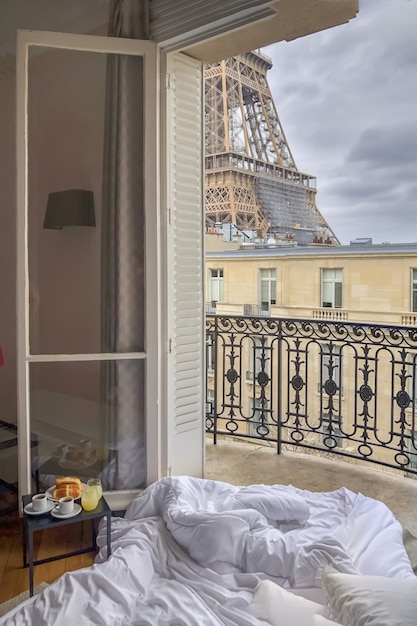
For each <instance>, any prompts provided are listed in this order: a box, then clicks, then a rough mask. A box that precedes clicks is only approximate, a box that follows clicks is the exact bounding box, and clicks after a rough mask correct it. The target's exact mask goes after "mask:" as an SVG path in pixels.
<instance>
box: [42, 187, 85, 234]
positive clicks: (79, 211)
mask: <svg viewBox="0 0 417 626" xmlns="http://www.w3.org/2000/svg"><path fill="white" fill-rule="evenodd" d="M95 225H96V217H95V212H94V195H93V192H92V191H86V190H85V189H66V190H65V191H53V192H52V193H50V194H49V196H48V204H47V206H46V212H45V219H44V222H43V227H44V228H64V226H95Z"/></svg>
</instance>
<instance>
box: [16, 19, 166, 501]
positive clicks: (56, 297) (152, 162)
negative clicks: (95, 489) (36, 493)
mask: <svg viewBox="0 0 417 626" xmlns="http://www.w3.org/2000/svg"><path fill="white" fill-rule="evenodd" d="M158 75H159V63H158V58H157V49H156V45H155V44H153V43H151V42H148V41H137V40H131V39H129V40H127V39H119V38H108V37H97V36H83V35H70V34H62V33H51V32H33V31H19V32H18V44H17V311H18V338H17V352H18V355H17V359H18V428H19V452H18V455H19V461H18V462H19V492H20V495H22V494H26V493H31V492H33V490H34V489H36V490H38V489H41V490H44V489H46V488H48V487H49V486H51V485H52V484H53V483H54V480H55V476H56V475H62V474H71V475H78V476H79V477H80V478H81V479H82V480H85V479H87V478H88V477H90V476H95V475H97V476H100V477H101V479H102V481H103V486H104V489H106V490H109V491H113V492H125V491H126V490H135V489H137V488H140V487H143V486H144V485H146V484H148V483H149V482H151V481H153V480H155V479H156V478H158V477H159V473H160V470H159V462H160V458H159V454H158V449H159V437H160V434H159V424H160V414H159V411H160V409H159V406H160V403H159V393H160V392H159V377H158V352H159V349H160V319H161V316H160V304H159V300H160V297H159V292H160V287H159V280H158V272H159V270H158V250H159V242H158V237H159V235H158V232H159V231H158V225H157V222H158V214H159V206H158V198H159V194H158V162H159V161H158V158H159V156H158V149H157V146H158V140H159V137H158V132H157V129H158V115H159V113H158V111H159V106H158V97H159V96H158V91H157V87H158Z"/></svg>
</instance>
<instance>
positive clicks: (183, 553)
mask: <svg viewBox="0 0 417 626" xmlns="http://www.w3.org/2000/svg"><path fill="white" fill-rule="evenodd" d="M104 543H105V530H104V528H103V532H101V531H100V533H99V537H98V544H99V546H100V547H101V549H100V552H99V554H98V556H97V558H96V563H95V564H94V565H93V566H91V567H88V568H85V569H82V570H78V571H75V572H71V573H68V574H65V575H64V576H63V577H61V578H60V579H59V580H57V581H56V582H55V583H54V584H52V585H51V586H50V587H48V588H47V589H46V590H45V591H44V592H43V593H42V594H40V595H39V596H35V597H33V598H31V599H30V600H28V601H26V602H25V603H23V604H21V605H20V606H19V607H17V608H16V609H14V610H13V611H11V612H10V613H8V614H7V615H6V616H4V617H3V618H2V619H0V625H1V626H3V625H7V626H10V625H11V624H13V625H20V624H22V625H23V624H25V625H31V626H34V625H36V626H41V625H48V626H49V625H50V624H57V625H59V626H67V625H68V626H74V625H75V626H82V625H85V624H94V625H101V624H103V625H104V624H106V625H112V626H113V625H128V624H129V625H135V626H136V625H140V626H145V625H149V626H156V625H158V626H159V625H168V624H169V625H171V626H206V625H207V626H214V625H221V624H222V625H223V624H224V625H239V626H246V625H249V624H252V625H255V626H256V625H258V626H260V625H262V626H265V624H272V625H281V626H309V625H310V624H311V625H316V626H319V625H321V626H324V625H325V624H327V625H329V624H332V623H339V624H346V625H349V626H362V625H364V626H365V625H367V626H370V625H372V626H385V624H387V625H389V626H397V624H398V625H401V626H408V625H409V626H411V625H415V624H417V577H416V576H415V575H414V573H413V570H412V567H411V564H410V560H409V558H408V556H407V553H406V551H405V548H404V545H403V540H402V528H401V525H400V524H399V522H398V521H397V520H396V519H395V518H394V516H393V515H392V513H391V512H390V510H389V509H388V508H387V507H386V506H385V505H384V504H382V503H381V502H379V501H376V500H373V499H371V498H367V497H365V496H363V495H361V494H356V493H353V492H351V491H349V490H347V489H338V490H337V491H334V492H330V493H313V492H309V491H302V490H299V489H296V488H294V487H291V486H289V487H287V486H286V487H284V486H280V485H274V486H265V485H252V486H250V487H234V486H232V485H229V484H227V483H223V482H216V481H208V480H203V479H195V478H189V477H174V478H163V479H161V480H160V481H158V482H156V483H154V484H153V485H151V486H150V487H148V488H147V489H146V490H145V491H144V492H143V493H141V494H140V495H138V496H137V497H136V498H135V499H134V500H133V501H132V502H131V504H130V505H129V507H128V509H127V511H126V515H125V517H124V518H114V519H113V520H112V556H111V557H110V559H109V560H108V561H106V560H105V553H106V550H105V546H104ZM376 599H377V600H376ZM375 611H376V613H375Z"/></svg>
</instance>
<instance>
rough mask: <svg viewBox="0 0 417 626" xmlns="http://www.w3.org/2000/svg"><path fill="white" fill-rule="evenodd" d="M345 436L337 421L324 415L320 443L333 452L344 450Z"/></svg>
mask: <svg viewBox="0 0 417 626" xmlns="http://www.w3.org/2000/svg"><path fill="white" fill-rule="evenodd" d="M342 441H343V434H342V431H341V430H340V427H339V422H338V420H337V419H332V420H330V418H329V417H328V415H323V417H322V421H321V428H320V442H321V443H322V444H323V445H324V446H326V448H328V449H330V450H333V449H334V448H342V447H343V444H342Z"/></svg>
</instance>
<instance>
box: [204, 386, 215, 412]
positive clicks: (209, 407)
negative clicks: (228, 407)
mask: <svg viewBox="0 0 417 626" xmlns="http://www.w3.org/2000/svg"><path fill="white" fill-rule="evenodd" d="M213 412H214V390H213V389H207V391H206V415H213Z"/></svg>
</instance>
